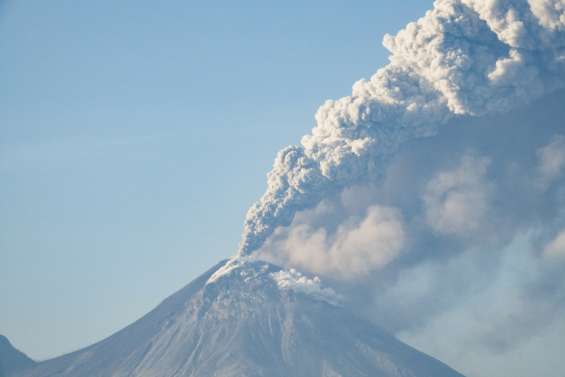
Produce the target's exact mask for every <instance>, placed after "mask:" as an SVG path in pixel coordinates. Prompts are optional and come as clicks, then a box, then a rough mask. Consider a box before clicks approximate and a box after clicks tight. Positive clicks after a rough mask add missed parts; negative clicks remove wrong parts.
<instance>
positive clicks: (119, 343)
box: [17, 260, 461, 377]
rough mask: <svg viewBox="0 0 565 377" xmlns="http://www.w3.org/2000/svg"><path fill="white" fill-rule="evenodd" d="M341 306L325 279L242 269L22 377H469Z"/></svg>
mask: <svg viewBox="0 0 565 377" xmlns="http://www.w3.org/2000/svg"><path fill="white" fill-rule="evenodd" d="M338 300H339V297H338V296H337V295H336V294H335V293H334V292H333V291H331V290H330V289H327V288H323V287H322V286H321V285H320V282H319V280H317V279H311V278H308V277H305V276H302V275H300V274H299V273H297V272H294V271H284V270H281V269H280V268H278V267H276V266H273V265H270V264H267V263H264V262H245V261H241V260H232V261H229V262H227V263H221V264H219V265H218V266H216V267H214V268H213V269H211V270H210V271H208V272H207V273H205V274H204V275H202V276H201V277H199V278H198V279H196V280H195V281H193V282H192V283H191V284H189V285H188V286H186V287H185V288H183V289H182V290H180V291H179V292H177V293H176V294H174V295H173V296H171V297H169V298H168V299H167V300H165V301H164V302H163V303H162V304H161V305H159V306H158V307H157V308H156V309H155V310H153V311H152V312H150V313H149V314H147V315H146V316H145V317H143V318H142V319H140V320H139V321H137V322H135V323H134V324H132V325H130V326H128V327H127V328H125V329H124V330H122V331H120V332H118V333H116V334H114V335H113V336H111V337H109V338H107V339H106V340H103V341H102V342H99V343H97V344H94V345H92V346H90V347H88V348H85V349H83V350H80V351H77V352H74V353H72V354H69V355H66V356H62V357H60V358H56V359H53V360H49V361H46V362H42V363H39V364H38V365H37V366H36V367H34V368H32V369H31V370H28V371H25V372H23V373H21V374H18V375H17V377H55V376H57V377H109V376H113V377H212V376H215V377H243V376H245V377H288V376H293V377H321V376H323V377H338V376H342V377H361V376H367V377H379V376H383V377H385V376H387V377H456V376H461V375H460V374H458V373H457V372H455V371H453V370H452V369H450V368H449V367H447V366H445V365H444V364H442V363H440V362H438V361H437V360H435V359H433V358H430V357H428V356H426V355H424V354H422V353H420V352H418V351H416V350H414V349H412V348H410V347H408V346H406V345H405V344H403V343H401V342H400V341H398V340H396V339H395V338H393V337H392V336H390V335H388V334H386V333H384V332H382V331H381V330H379V329H378V328H376V327H374V326H373V325H371V324H369V323H368V322H365V321H363V320H361V319H359V318H356V317H355V316H354V315H353V314H351V313H350V312H349V311H347V310H346V309H345V308H343V307H341V306H340V305H339V304H338V303H337V302H338Z"/></svg>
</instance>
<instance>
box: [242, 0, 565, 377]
mask: <svg viewBox="0 0 565 377" xmlns="http://www.w3.org/2000/svg"><path fill="white" fill-rule="evenodd" d="M384 45H385V47H386V48H387V49H388V50H389V51H390V63H389V64H388V65H386V66H385V67H383V68H381V69H379V70H378V71H377V72H376V73H375V74H374V76H373V77H371V78H370V79H369V80H361V81H359V82H357V83H356V84H355V85H354V86H353V93H352V95H351V96H349V97H344V98H341V99H339V100H335V101H327V102H326V103H325V104H324V105H323V106H321V107H320V109H319V110H318V112H317V114H316V124H315V127H314V128H313V129H312V131H311V133H310V134H308V135H306V136H304V137H303V138H302V140H301V144H300V145H297V146H291V147H288V148H286V149H284V150H282V151H281V152H279V154H278V155H277V158H276V160H275V163H274V166H273V170H272V171H271V172H270V173H269V174H268V188H267V192H266V193H265V194H264V196H263V197H262V198H261V199H260V200H259V201H258V202H257V203H255V204H254V205H253V207H252V208H251V209H250V210H249V212H248V214H247V218H246V220H245V225H244V231H243V236H242V242H241V245H240V249H239V253H238V256H239V257H246V258H247V257H251V258H259V259H265V260H269V261H273V262H275V263H278V264H281V265H283V266H286V267H291V268H296V269H298V270H302V271H307V272H312V273H316V274H319V275H320V276H322V277H323V278H324V279H325V280H329V281H332V282H333V283H334V284H335V286H336V287H339V290H340V291H342V292H343V293H344V297H346V298H347V299H348V300H349V305H351V306H352V307H354V308H355V309H356V310H357V311H358V312H360V313H362V315H364V316H366V317H367V318H369V319H371V320H373V321H375V322H376V323H377V324H379V325H380V326H383V327H385V328H386V329H387V330H389V331H391V332H393V333H395V334H397V335H398V336H399V337H400V338H401V339H403V340H406V341H407V342H408V343H410V344H412V345H414V346H416V347H418V348H420V349H422V350H423V351H424V352H427V353H431V354H432V355H434V356H437V357H438V358H440V359H441V360H443V361H445V362H447V363H449V364H451V365H453V366H455V367H456V368H458V369H460V370H461V371H463V372H464V373H466V374H468V375H472V376H484V377H486V376H489V377H492V376H507V375H513V376H516V377H518V376H524V377H525V376H531V375H552V374H554V371H555V370H558V369H556V366H558V365H560V361H561V355H560V352H559V351H558V350H559V349H562V347H563V342H562V340H561V341H560V340H559V339H564V338H565V320H564V319H563V318H565V315H564V314H565V278H564V276H565V241H564V240H565V210H564V209H563V208H565V152H564V151H565V124H564V121H563V119H565V112H564V111H565V110H564V109H563V106H562V104H563V103H565V91H564V90H563V88H565V6H564V3H563V1H553V0H530V1H526V0H514V1H508V0H490V1H486V0H438V1H436V2H435V3H434V6H433V9H431V10H430V11H428V12H427V13H426V15H425V16H424V17H422V18H421V19H420V20H418V21H417V22H413V23H410V24H408V25H407V26H406V27H405V28H404V29H403V30H401V31H400V32H399V33H398V34H397V35H396V36H388V35H387V36H385V38H384ZM560 336H561V338H560ZM548 347H556V348H555V350H556V351H553V348H552V349H551V350H549V351H548V350H547V348H548ZM538 360H542V361H539V362H538Z"/></svg>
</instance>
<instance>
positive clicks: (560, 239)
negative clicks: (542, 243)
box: [543, 230, 565, 258]
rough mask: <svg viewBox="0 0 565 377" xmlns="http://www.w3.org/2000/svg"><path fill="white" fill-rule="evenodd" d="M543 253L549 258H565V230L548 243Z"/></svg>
mask: <svg viewBox="0 0 565 377" xmlns="http://www.w3.org/2000/svg"><path fill="white" fill-rule="evenodd" d="M543 254H544V256H546V257H549V258H555V257H559V258H565V230H562V231H561V232H560V233H559V234H557V235H556V236H555V238H554V239H553V240H551V242H549V243H548V244H547V245H546V247H545V249H544V251H543Z"/></svg>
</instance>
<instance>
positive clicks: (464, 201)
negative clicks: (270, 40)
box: [423, 155, 490, 236]
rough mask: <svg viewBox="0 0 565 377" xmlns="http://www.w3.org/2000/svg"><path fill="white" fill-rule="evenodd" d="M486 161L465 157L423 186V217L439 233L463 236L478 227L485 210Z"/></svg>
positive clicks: (486, 201)
mask: <svg viewBox="0 0 565 377" xmlns="http://www.w3.org/2000/svg"><path fill="white" fill-rule="evenodd" d="M487 167H488V160H487V159H485V158H479V157H474V156H470V155H468V156H465V157H464V158H463V159H462V161H461V164H460V165H459V166H458V167H457V168H455V169H454V170H450V171H444V172H440V173H439V174H437V175H436V176H435V177H433V178H432V179H431V180H430V182H428V184H427V185H426V188H425V192H424V194H423V199H424V203H425V211H426V214H425V216H426V220H427V222H428V224H429V225H430V226H431V227H432V228H433V229H434V230H435V231H436V232H439V233H444V234H454V235H459V236H465V235H466V234H467V233H469V232H472V231H475V230H477V229H478V228H479V227H480V226H481V225H482V224H483V223H484V221H485V217H486V215H487V212H488V201H489V190H490V188H489V185H488V183H487V182H486V180H485V174H486V172H487Z"/></svg>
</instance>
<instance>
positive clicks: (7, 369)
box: [0, 335, 35, 377]
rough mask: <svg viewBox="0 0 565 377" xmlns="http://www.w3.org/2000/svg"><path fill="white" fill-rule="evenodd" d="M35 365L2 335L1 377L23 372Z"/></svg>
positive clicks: (0, 344)
mask: <svg viewBox="0 0 565 377" xmlns="http://www.w3.org/2000/svg"><path fill="white" fill-rule="evenodd" d="M34 364H35V362H34V361H33V360H32V359H30V358H29V357H27V356H26V355H25V354H24V353H22V352H20V351H18V350H17V349H16V348H15V347H14V346H12V344H11V343H10V341H9V340H8V338H6V337H5V336H2V335H0V377H5V376H10V375H12V374H14V373H17V372H21V371H22V370H24V369H27V368H30V367H32V366H33V365H34Z"/></svg>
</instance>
